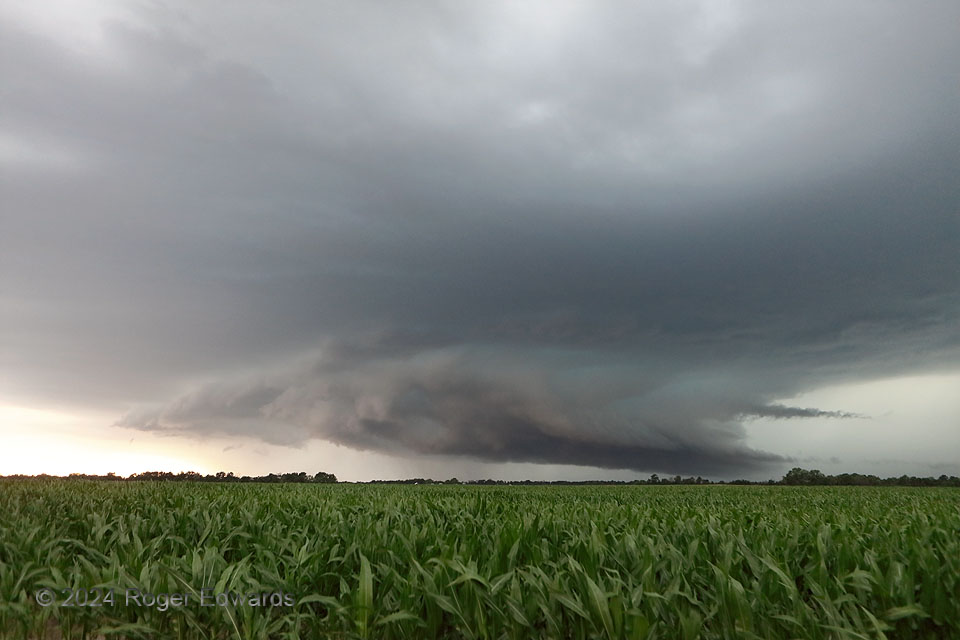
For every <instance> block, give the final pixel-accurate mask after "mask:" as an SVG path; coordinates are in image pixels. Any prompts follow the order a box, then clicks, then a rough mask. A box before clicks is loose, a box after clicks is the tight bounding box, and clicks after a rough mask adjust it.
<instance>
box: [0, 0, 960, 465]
mask: <svg viewBox="0 0 960 640" xmlns="http://www.w3.org/2000/svg"><path fill="white" fill-rule="evenodd" d="M102 11H103V15H100V16H99V17H98V18H97V19H96V20H93V22H92V25H91V26H90V29H89V30H88V32H84V33H85V34H86V35H83V34H73V35H71V36H69V37H68V36H65V35H64V34H63V33H61V32H56V33H55V32H53V31H50V30H44V29H42V28H40V27H39V26H37V25H38V24H39V23H37V22H36V21H35V20H34V21H31V18H30V16H28V15H26V14H24V15H20V14H17V13H16V12H13V11H12V10H8V11H7V13H5V14H0V15H2V16H3V20H2V22H0V29H2V33H0V42H2V43H3V44H2V46H3V52H2V60H3V62H2V73H3V77H4V84H5V87H6V92H5V97H4V109H3V116H2V121H0V162H2V163H3V172H2V176H0V180H2V185H0V187H2V202H3V207H2V209H3V211H2V214H0V216H2V217H0V225H2V227H0V228H2V234H0V254H2V255H0V304H2V306H3V313H2V315H0V328H2V333H3V336H4V337H3V341H2V344H0V373H2V375H3V379H4V387H5V390H6V391H5V393H6V395H7V396H8V398H10V399H13V400H17V401H18V402H22V403H33V404H36V403H44V404H50V403H59V404H62V405H69V406H96V407H97V408H101V409H102V408H113V409H115V410H116V413H117V415H118V416H122V417H120V418H119V420H118V424H119V425H120V426H123V427H127V428H134V429H148V430H157V431H163V432H170V433H176V434H181V435H196V436H201V435H204V434H211V433H217V434H235V435H243V436H250V437H255V438H259V439H262V440H265V441H267V442H272V443H279V444H287V445H291V446H299V445H302V444H303V443H304V442H306V441H308V440H310V439H315V438H319V439H323V440H328V441H331V442H335V443H339V444H343V445H347V446H350V447H353V448H357V449H362V450H375V451H381V452H388V453H397V454H400V455H403V454H407V453H414V454H437V455H441V456H465V457H469V458H475V459H482V460H491V461H513V462H520V461H524V462H548V463H564V464H580V465H590V466H596V467H602V468H611V469H612V468H617V469H632V470H638V471H643V470H658V471H666V472H676V473H705V474H706V473H710V474H721V475H730V474H736V473H739V472H753V471H759V470H767V469H770V470H775V469H778V468H782V467H783V466H784V465H785V464H787V463H789V462H790V457H789V456H788V455H785V454H783V453H780V452H776V451H771V452H768V451H760V450H756V449H754V448H751V446H750V444H749V442H748V441H747V439H746V432H745V430H744V426H743V424H744V422H745V421H747V420H750V419H753V418H757V417H768V418H797V420H795V421H791V422H792V423H795V424H796V425H797V428H798V429H800V428H802V424H803V422H804V421H803V420H802V419H803V418H849V417H863V416H859V415H854V413H853V412H849V411H846V410H845V409H844V408H843V407H839V408H823V409H821V408H799V407H791V406H787V405H785V404H782V402H781V400H782V399H783V398H789V397H793V396H796V395H798V394H801V393H803V392H804V391H808V390H810V389H815V388H819V387H822V386H824V385H829V384H838V383H843V382H848V381H852V380H866V379H873V378H878V377H883V376H893V375H900V374H904V373H916V372H925V371H939V370H955V369H957V368H958V367H960V259H958V256H960V180H958V179H957V176H958V170H960V127H958V126H957V124H958V122H960V106H958V105H960V85H958V83H957V78H958V77H960V46H958V43H957V38H956V34H955V25H956V24H957V20H958V19H960V9H958V7H956V6H953V5H951V4H949V3H920V4H910V5H906V4H902V3H884V2H881V3H869V4H867V3H856V2H850V3H841V4H839V5H837V4H836V3H832V4H831V3H824V4H822V5H818V6H817V7H816V9H811V8H810V7H809V6H808V5H804V6H803V7H799V6H798V7H786V6H770V5H768V4H764V3H751V2H743V3H740V2H732V3H712V2H708V3H695V2H684V3H675V4H671V5H670V6H669V7H662V6H659V7H658V6H654V5H644V6H637V7H632V8H630V9H624V8H623V7H622V6H621V5H615V4H609V5H608V4H604V3H600V4H597V3H577V2H565V3H549V4H543V5H537V4H522V5H521V4H517V3H492V4H484V5H480V6H471V5H462V6H455V5H452V4H449V3H425V4H421V5H418V8H416V9H411V8H410V7H404V8H399V7H398V8H391V7H386V8H385V7H383V6H381V5H378V4H374V3H363V2H359V3H351V4H349V5H346V6H342V5H336V4H332V3H331V4H327V3H309V4H308V3H304V4H302V5H290V6H286V7H267V6H266V5H264V6H257V7H253V6H248V7H236V6H233V5H229V6H227V5H223V6H216V5H214V4H211V5H205V6H204V7H198V6H195V5H194V4H189V3H186V4H177V3H156V4H153V5H150V8H149V9H145V8H138V9H130V8H117V9H116V10H110V11H107V10H106V9H102ZM863 418H864V419H869V418H868V417H863Z"/></svg>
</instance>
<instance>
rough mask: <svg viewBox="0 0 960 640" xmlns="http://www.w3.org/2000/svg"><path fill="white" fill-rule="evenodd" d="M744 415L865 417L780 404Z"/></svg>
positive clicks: (752, 410) (845, 412)
mask: <svg viewBox="0 0 960 640" xmlns="http://www.w3.org/2000/svg"><path fill="white" fill-rule="evenodd" d="M744 415H746V416H757V417H758V418H865V417H866V416H862V415H860V414H858V413H850V412H847V411H824V410H823V409H812V408H810V407H806V408H801V407H785V406H783V405H782V404H772V405H769V406H766V407H757V408H755V409H751V410H750V411H747V412H745V413H744Z"/></svg>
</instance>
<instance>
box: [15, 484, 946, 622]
mask: <svg viewBox="0 0 960 640" xmlns="http://www.w3.org/2000/svg"><path fill="white" fill-rule="evenodd" d="M44 587H47V588H52V589H55V590H57V589H63V588H68V587H70V588H86V589H92V588H95V587H99V588H108V587H113V588H114V589H116V590H117V596H116V599H117V603H116V604H115V605H114V606H104V607H99V608H90V607H74V608H69V607H67V608H64V607H47V608H44V607H41V606H39V605H38V604H37V603H36V601H35V599H34V594H35V593H36V590H37V589H40V588H44ZM128 588H137V589H141V590H142V591H143V592H150V593H164V592H167V593H174V592H178V593H179V592H183V593H190V594H193V595H194V596H195V597H198V598H199V597H200V595H201V592H202V591H203V590H204V589H211V590H212V592H214V593H219V592H225V591H232V592H236V593H244V594H245V593H249V592H255V593H259V592H277V591H283V592H284V593H286V594H292V595H293V596H294V598H292V599H291V602H292V604H291V605H289V606H286V605H285V606H272V607H271V606H257V607H252V606H248V605H244V604H231V605H230V606H226V607H219V606H216V607H200V606H194V605H190V606H183V607H171V608H169V609H167V610H166V611H160V610H158V608H157V607H152V608H151V607H136V606H127V605H125V604H124V603H123V602H122V599H123V592H124V590H125V589H128ZM958 593H960V491H956V490H954V489H911V488H874V487H847V488H833V487H784V486H775V487H723V486H711V487H697V486H677V487H655V486H626V487H624V486H621V487H467V486H424V487H414V486H407V487H397V486H371V485H367V486H354V485H342V484H339V485H338V484H326V483H304V484H241V483H237V484H213V483H209V484H200V483H152V482H142V483H137V482H125V483H119V482H85V481H40V480H33V481H10V480H7V481H3V482H0V637H3V638H11V639H13V638H16V639H21V638H44V637H47V638H61V637H63V638H98V637H105V638H208V639H213V638H385V639H393V638H397V639H399V638H478V639H479V638H497V639H500V638H502V639H505V640H513V639H516V640H520V639H525V638H530V637H553V638H575V639H586V638H639V639H644V638H645V639H654V638H690V639H696V638H701V639H714V638H716V639H728V638H730V639H732V638H754V639H756V638H809V639H827V638H831V639H832V638H848V637H849V638H889V639H891V640H894V639H896V638H920V639H923V638H955V637H960V598H958V597H957V594H958Z"/></svg>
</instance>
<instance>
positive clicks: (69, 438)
mask: <svg viewBox="0 0 960 640" xmlns="http://www.w3.org/2000/svg"><path fill="white" fill-rule="evenodd" d="M110 424H111V421H110V420H109V419H108V418H107V417H105V416H102V415H89V414H88V415H74V414H71V413H65V412H60V411H47V410H41V409H31V408H27V407H17V406H12V405H0V440H2V441H3V447H2V448H0V475H14V474H18V473H22V474H32V475H36V474H41V473H47V474H50V475H67V474H70V473H91V474H106V473H109V472H111V471H112V472H114V473H116V474H117V475H122V476H126V475H130V474H131V473H137V472H140V471H149V470H157V471H160V470H162V471H174V472H179V471H189V470H194V471H198V472H201V473H205V472H207V470H208V466H207V465H206V464H205V463H204V462H203V460H202V459H200V458H198V457H197V456H196V455H195V454H194V453H192V451H191V449H192V447H190V445H189V443H187V442H184V441H183V440H182V439H179V438H177V439H172V438H162V437H157V436H154V435H153V434H150V433H144V432H134V433H131V432H129V431H126V430H122V429H117V428H115V427H111V426H109V425H110Z"/></svg>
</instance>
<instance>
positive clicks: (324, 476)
mask: <svg viewBox="0 0 960 640" xmlns="http://www.w3.org/2000/svg"><path fill="white" fill-rule="evenodd" d="M27 478H35V479H44V478H47V479H67V480H106V481H116V482H131V481H139V482H144V481H147V482H263V483H299V484H332V483H336V482H338V480H337V476H335V475H334V474H332V473H326V472H324V471H320V472H318V473H316V474H314V475H312V476H311V475H308V474H307V473H306V472H305V471H299V472H295V473H271V474H268V475H265V476H236V475H234V474H233V472H229V473H228V472H224V471H218V472H217V473H215V474H207V475H204V474H200V473H197V472H196V471H184V472H181V473H171V472H169V471H145V472H143V473H134V474H132V475H130V476H127V477H123V476H118V475H116V474H115V473H108V474H106V475H91V474H85V473H71V474H70V475H69V476H51V475H47V474H40V475H36V476H29V475H11V476H0V479H27ZM357 484H416V485H420V484H424V485H437V484H448V485H449V484H456V485H459V484H463V485H484V486H489V485H496V486H509V485H518V486H528V485H704V484H732V485H790V486H855V487H894V486H896V487H960V478H958V477H957V476H947V475H941V476H939V477H937V478H933V477H924V478H918V477H916V476H907V475H901V476H897V477H889V478H881V477H879V476H876V475H866V474H862V473H840V474H837V475H827V474H824V473H823V472H822V471H820V470H819V469H809V470H808V469H801V468H800V467H794V468H793V469H791V470H790V471H788V472H787V473H786V474H785V475H784V476H783V478H781V479H780V480H772V479H771V480H766V481H756V480H732V481H716V482H715V481H712V480H708V479H707V478H703V477H701V476H696V477H693V476H688V477H682V476H664V477H662V478H661V477H660V476H659V475H658V474H656V473H654V474H651V475H650V477H649V478H647V479H636V480H490V479H486V480H464V481H461V480H458V479H457V478H450V479H448V480H434V479H432V478H407V479H404V480H371V481H369V482H363V483H357Z"/></svg>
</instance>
